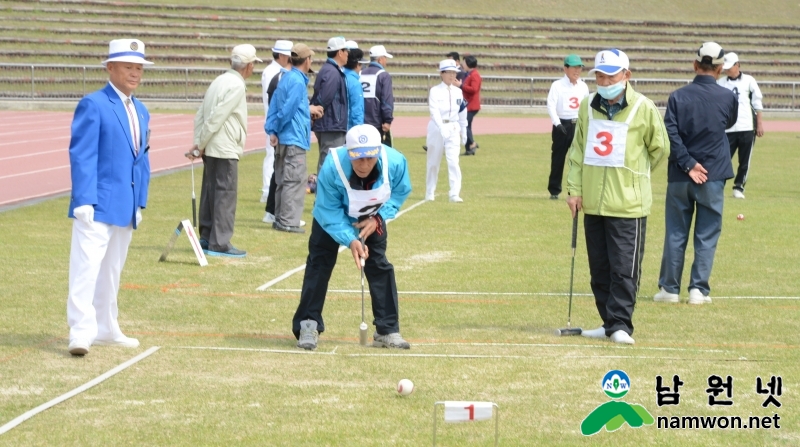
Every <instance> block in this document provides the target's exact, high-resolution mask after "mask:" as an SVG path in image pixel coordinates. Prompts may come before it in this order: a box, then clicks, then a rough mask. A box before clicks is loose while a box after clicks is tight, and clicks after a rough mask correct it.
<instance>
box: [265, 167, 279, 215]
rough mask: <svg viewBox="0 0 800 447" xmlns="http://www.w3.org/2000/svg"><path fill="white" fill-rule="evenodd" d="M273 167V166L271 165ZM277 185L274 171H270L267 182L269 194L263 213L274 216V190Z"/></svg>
mask: <svg viewBox="0 0 800 447" xmlns="http://www.w3.org/2000/svg"><path fill="white" fill-rule="evenodd" d="M273 166H274V165H273ZM277 188H278V185H277V184H276V183H275V169H274V168H273V169H272V178H270V180H269V193H268V194H267V207H266V208H265V209H264V211H266V212H268V213H270V214H272V215H273V216H274V215H275V190H276V189H277Z"/></svg>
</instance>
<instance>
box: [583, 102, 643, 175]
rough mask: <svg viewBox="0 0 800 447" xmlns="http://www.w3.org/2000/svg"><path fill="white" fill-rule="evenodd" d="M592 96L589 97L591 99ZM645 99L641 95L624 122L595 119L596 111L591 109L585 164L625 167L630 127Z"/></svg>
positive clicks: (584, 157)
mask: <svg viewBox="0 0 800 447" xmlns="http://www.w3.org/2000/svg"><path fill="white" fill-rule="evenodd" d="M592 98H593V97H592ZM592 98H589V101H591V100H592ZM643 100H644V97H643V96H641V97H639V100H637V101H636V104H634V105H633V108H632V109H631V113H630V114H629V115H628V119H627V120H625V122H624V123H621V122H619V121H612V120H605V119H594V117H593V115H594V113H592V111H591V110H589V129H588V132H587V137H586V148H585V150H584V156H583V163H584V164H587V165H590V166H606V167H610V168H624V167H625V145H626V142H627V140H628V128H629V127H630V124H631V121H632V120H633V117H634V116H636V112H637V111H638V110H639V105H640V104H641V103H642V101H643Z"/></svg>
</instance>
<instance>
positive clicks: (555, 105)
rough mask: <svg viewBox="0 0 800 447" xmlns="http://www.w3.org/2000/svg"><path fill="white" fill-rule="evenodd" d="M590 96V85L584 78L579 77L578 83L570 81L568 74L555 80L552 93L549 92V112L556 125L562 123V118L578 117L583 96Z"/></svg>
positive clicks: (571, 118) (551, 88)
mask: <svg viewBox="0 0 800 447" xmlns="http://www.w3.org/2000/svg"><path fill="white" fill-rule="evenodd" d="M587 96H589V87H588V86H587V85H586V83H585V82H583V80H581V79H578V82H577V83H576V84H573V83H572V82H570V81H569V78H568V77H567V75H564V77H563V78H561V79H559V80H557V81H555V82H553V84H552V85H551V86H550V93H548V94H547V113H548V114H549V115H550V120H551V121H553V125H554V126H558V125H559V124H561V120H562V119H563V120H573V119H577V118H578V108H579V107H580V106H581V101H583V98H585V97H587Z"/></svg>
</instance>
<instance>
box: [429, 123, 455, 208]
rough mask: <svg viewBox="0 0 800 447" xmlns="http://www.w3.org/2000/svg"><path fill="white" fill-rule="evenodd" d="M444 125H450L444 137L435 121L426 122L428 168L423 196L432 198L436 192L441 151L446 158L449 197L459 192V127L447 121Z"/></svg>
mask: <svg viewBox="0 0 800 447" xmlns="http://www.w3.org/2000/svg"><path fill="white" fill-rule="evenodd" d="M445 126H450V127H452V130H451V132H450V135H449V136H448V137H447V138H446V139H445V138H442V134H441V132H440V131H439V128H438V127H436V123H434V122H433V121H430V122H428V139H427V146H428V170H427V175H426V181H425V198H432V197H433V196H434V193H435V192H436V182H437V181H438V180H439V165H440V164H441V162H442V153H444V158H445V159H446V160H447V174H448V178H449V179H450V192H449V196H450V197H455V196H458V195H460V194H461V168H460V167H459V166H458V154H459V152H460V150H461V135H460V132H459V130H460V129H461V128H460V127H459V125H458V123H449V124H445Z"/></svg>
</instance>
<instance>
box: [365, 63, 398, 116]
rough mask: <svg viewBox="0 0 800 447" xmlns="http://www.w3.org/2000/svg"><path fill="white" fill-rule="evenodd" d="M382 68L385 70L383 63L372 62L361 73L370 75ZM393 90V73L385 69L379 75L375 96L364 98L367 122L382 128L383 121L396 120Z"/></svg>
mask: <svg viewBox="0 0 800 447" xmlns="http://www.w3.org/2000/svg"><path fill="white" fill-rule="evenodd" d="M381 70H383V67H382V66H381V64H379V63H377V62H370V63H369V66H368V67H366V68H364V69H363V70H361V74H362V75H370V74H375V73H377V72H379V71H381ZM392 90H393V89H392V75H390V74H389V73H388V72H386V71H384V72H383V73H381V74H379V75H378V82H377V86H375V97H374V98H364V123H365V124H372V125H373V126H374V127H376V128H377V129H380V128H381V124H383V123H389V124H392V121H393V120H394V92H393V91H392Z"/></svg>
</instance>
